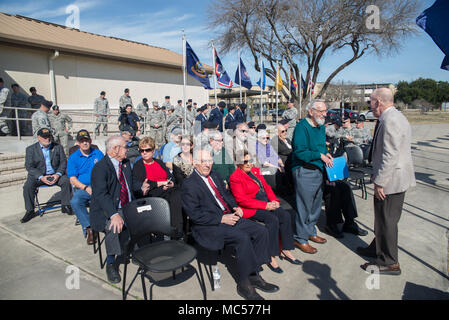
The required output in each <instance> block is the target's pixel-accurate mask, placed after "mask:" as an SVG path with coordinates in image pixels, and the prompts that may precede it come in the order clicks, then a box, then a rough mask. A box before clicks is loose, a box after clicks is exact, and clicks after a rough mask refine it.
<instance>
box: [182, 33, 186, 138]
mask: <svg viewBox="0 0 449 320" xmlns="http://www.w3.org/2000/svg"><path fill="white" fill-rule="evenodd" d="M182 74H183V81H184V85H183V90H182V91H183V92H182V103H183V104H185V103H186V36H185V34H184V29H182ZM186 118H187V108H186V107H185V106H184V134H185V133H186V131H187V127H186V124H187V122H186V121H185V119H186Z"/></svg>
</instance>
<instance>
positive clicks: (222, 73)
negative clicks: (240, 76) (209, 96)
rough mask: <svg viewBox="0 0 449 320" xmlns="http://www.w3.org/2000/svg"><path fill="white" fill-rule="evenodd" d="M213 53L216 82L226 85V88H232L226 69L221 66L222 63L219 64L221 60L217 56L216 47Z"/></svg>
mask: <svg viewBox="0 0 449 320" xmlns="http://www.w3.org/2000/svg"><path fill="white" fill-rule="evenodd" d="M214 54H215V74H216V75H217V82H218V84H219V85H220V86H223V87H226V88H232V84H233V83H232V80H231V78H230V77H229V75H228V73H227V72H226V70H225V69H224V68H223V65H222V64H221V60H220V58H219V57H218V54H217V49H215V48H214Z"/></svg>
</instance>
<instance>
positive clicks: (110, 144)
mask: <svg viewBox="0 0 449 320" xmlns="http://www.w3.org/2000/svg"><path fill="white" fill-rule="evenodd" d="M123 141H125V139H123V137H122V136H121V135H120V136H119V135H116V136H112V137H110V138H108V140H106V153H108V152H109V151H110V150H112V149H113V148H114V147H116V146H119V145H121V144H122V142H123Z"/></svg>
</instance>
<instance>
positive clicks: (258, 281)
mask: <svg viewBox="0 0 449 320" xmlns="http://www.w3.org/2000/svg"><path fill="white" fill-rule="evenodd" d="M249 282H250V283H251V285H252V286H253V287H254V288H256V289H260V290H262V291H264V292H269V293H272V292H276V291H279V287H278V286H277V285H274V284H271V283H268V282H266V281H265V280H264V279H262V277H261V276H260V275H256V276H249Z"/></svg>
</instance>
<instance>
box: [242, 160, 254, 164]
mask: <svg viewBox="0 0 449 320" xmlns="http://www.w3.org/2000/svg"><path fill="white" fill-rule="evenodd" d="M243 164H254V160H253V159H250V160H243Z"/></svg>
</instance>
